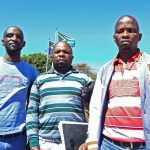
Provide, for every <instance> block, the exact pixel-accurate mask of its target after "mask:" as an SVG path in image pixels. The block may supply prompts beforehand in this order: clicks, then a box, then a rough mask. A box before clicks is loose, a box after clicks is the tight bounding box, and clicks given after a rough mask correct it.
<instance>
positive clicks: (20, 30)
mask: <svg viewBox="0 0 150 150" xmlns="http://www.w3.org/2000/svg"><path fill="white" fill-rule="evenodd" d="M11 29H16V30H18V31H19V32H20V34H21V36H22V38H23V39H24V35H23V31H22V29H21V28H19V27H17V26H10V27H8V28H6V30H5V31H4V34H3V38H5V37H6V33H7V32H8V31H9V30H11Z"/></svg>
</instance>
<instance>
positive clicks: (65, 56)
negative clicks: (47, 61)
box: [52, 42, 73, 70]
mask: <svg viewBox="0 0 150 150" xmlns="http://www.w3.org/2000/svg"><path fill="white" fill-rule="evenodd" d="M72 59H73V56H72V49H71V47H70V46H69V45H68V44H67V43H64V42H59V43H58V44H57V45H55V46H54V48H53V52H52V60H53V65H54V67H55V69H56V70H66V69H67V68H69V69H70V67H71V64H72Z"/></svg>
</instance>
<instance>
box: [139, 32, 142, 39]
mask: <svg viewBox="0 0 150 150" xmlns="http://www.w3.org/2000/svg"><path fill="white" fill-rule="evenodd" d="M141 39H142V33H139V41H141Z"/></svg>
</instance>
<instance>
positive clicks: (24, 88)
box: [0, 26, 37, 150]
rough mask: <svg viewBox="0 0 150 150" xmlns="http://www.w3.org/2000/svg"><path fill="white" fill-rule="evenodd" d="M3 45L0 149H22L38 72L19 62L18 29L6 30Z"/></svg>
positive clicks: (21, 44)
mask: <svg viewBox="0 0 150 150" xmlns="http://www.w3.org/2000/svg"><path fill="white" fill-rule="evenodd" d="M2 44H3V46H4V47H5V49H6V52H5V56H4V57H1V58H0V68H1V69H0V150H24V149H25V145H26V132H25V125H26V123H25V115H26V105H27V99H28V95H29V91H30V87H31V85H32V83H33V82H34V80H35V78H36V76H37V71H36V70H35V68H34V67H32V66H31V65H29V64H27V63H26V62H24V61H22V60H21V56H20V55H21V49H22V48H23V47H24V46H25V41H24V35H23V32H22V30H21V29H20V28H19V27H16V26H11V27H9V28H7V29H6V30H5V32H4V34H3V39H2Z"/></svg>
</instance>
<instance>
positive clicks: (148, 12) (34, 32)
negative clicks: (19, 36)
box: [0, 0, 150, 72]
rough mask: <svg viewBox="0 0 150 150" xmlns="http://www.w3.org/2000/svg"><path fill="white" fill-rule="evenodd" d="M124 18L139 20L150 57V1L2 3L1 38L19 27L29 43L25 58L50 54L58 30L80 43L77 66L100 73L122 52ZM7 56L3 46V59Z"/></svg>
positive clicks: (144, 47)
mask: <svg viewBox="0 0 150 150" xmlns="http://www.w3.org/2000/svg"><path fill="white" fill-rule="evenodd" d="M122 15H132V16H134V17H135V18H136V19H137V20H138V22H139V26H140V32H141V33H142V34H143V36H142V40H141V41H140V43H139V48H140V49H141V51H145V52H147V53H150V0H13V1H11V0H1V3H0V37H1V39H2V36H3V32H4V30H5V29H6V28H7V27H9V26H12V25H15V26H19V27H20V28H21V29H22V30H23V32H24V37H25V41H26V46H25V47H24V48H23V50H22V55H24V54H26V55H28V54H33V53H44V54H46V51H45V50H46V49H47V48H48V40H49V39H51V40H52V41H54V40H55V31H56V28H57V29H58V31H59V32H60V33H63V34H66V35H69V36H70V37H72V38H74V39H75V41H76V45H75V47H74V48H73V54H74V60H73V64H77V63H86V64H87V65H89V66H90V67H91V68H92V69H93V71H94V72H97V70H98V69H99V68H100V67H101V66H102V65H103V64H105V63H106V62H107V61H109V60H111V59H113V58H114V57H115V56H116V54H117V52H118V49H117V46H116V44H115V42H114V40H113V34H114V26H115V23H116V21H117V20H118V18H119V17H121V16H122ZM4 54H5V49H4V47H3V46H2V45H1V44H0V56H4Z"/></svg>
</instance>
